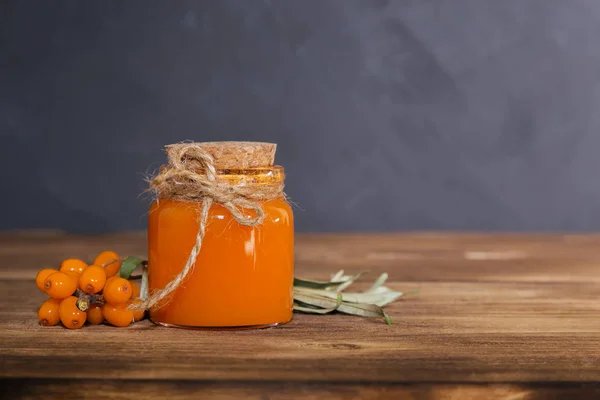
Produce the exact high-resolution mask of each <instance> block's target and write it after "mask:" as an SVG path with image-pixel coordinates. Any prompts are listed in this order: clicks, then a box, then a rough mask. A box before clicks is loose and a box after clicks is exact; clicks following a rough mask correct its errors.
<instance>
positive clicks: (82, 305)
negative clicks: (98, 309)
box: [75, 289, 104, 312]
mask: <svg viewBox="0 0 600 400" xmlns="http://www.w3.org/2000/svg"><path fill="white" fill-rule="evenodd" d="M75 297H77V302H76V303H75V305H76V306H77V308H78V309H79V310H80V311H84V312H85V311H87V310H88V309H89V308H90V306H91V305H92V304H98V305H103V304H104V296H102V295H101V294H87V293H84V292H83V291H81V290H79V289H77V290H76V291H75Z"/></svg>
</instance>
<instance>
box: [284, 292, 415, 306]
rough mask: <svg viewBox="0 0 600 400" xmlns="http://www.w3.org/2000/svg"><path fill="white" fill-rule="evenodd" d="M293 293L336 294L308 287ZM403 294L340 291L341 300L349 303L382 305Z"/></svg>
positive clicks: (328, 296)
mask: <svg viewBox="0 0 600 400" xmlns="http://www.w3.org/2000/svg"><path fill="white" fill-rule="evenodd" d="M294 293H305V294H313V295H316V296H324V297H327V298H330V299H335V298H336V297H337V294H336V293H335V292H331V291H328V290H322V289H310V288H299V287H297V288H294ZM402 295H403V293H402V292H394V291H391V290H389V291H386V292H383V293H368V292H365V293H353V292H342V296H343V301H345V302H350V303H363V304H375V305H377V306H380V307H383V306H385V305H387V304H389V303H391V302H393V301H394V300H397V299H398V298H400V297H401V296H402Z"/></svg>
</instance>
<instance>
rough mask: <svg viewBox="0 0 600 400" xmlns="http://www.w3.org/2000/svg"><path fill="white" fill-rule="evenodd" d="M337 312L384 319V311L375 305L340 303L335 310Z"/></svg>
mask: <svg viewBox="0 0 600 400" xmlns="http://www.w3.org/2000/svg"><path fill="white" fill-rule="evenodd" d="M337 310H338V311H339V312H343V313H345V314H351V315H359V316H362V317H384V314H385V313H384V311H383V309H382V308H381V307H379V306H376V305H375V304H358V303H346V302H342V304H340V306H339V307H338V309H337Z"/></svg>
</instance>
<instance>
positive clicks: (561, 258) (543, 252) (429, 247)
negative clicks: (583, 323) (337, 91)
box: [0, 233, 600, 283]
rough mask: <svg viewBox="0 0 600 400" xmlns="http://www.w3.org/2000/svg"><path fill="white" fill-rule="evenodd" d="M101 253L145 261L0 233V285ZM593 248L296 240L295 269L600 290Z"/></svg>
mask: <svg viewBox="0 0 600 400" xmlns="http://www.w3.org/2000/svg"><path fill="white" fill-rule="evenodd" d="M107 248H110V249H114V250H115V251H117V252H118V253H119V254H123V255H139V256H142V257H144V256H145V255H146V252H147V246H146V240H145V234H144V233H129V234H112V235H95V236H69V235H64V234H57V233H49V234H38V235H35V236H33V237H31V236H28V235H11V234H6V233H4V234H0V260H1V263H2V265H1V266H0V278H4V279H29V278H30V277H31V276H32V275H34V274H35V273H36V272H37V271H38V270H39V269H41V268H48V267H55V266H56V265H58V264H59V263H60V261H61V260H63V259H65V258H69V257H77V258H82V259H86V260H92V259H93V258H94V256H95V255H96V254H97V253H99V252H100V251H101V250H104V249H107ZM598 249H600V235H531V234H523V235H501V234H494V235H474V234H462V235H458V234H435V233H423V234H410V235H409V234H375V235H351V234H335V235H324V234H321V235H319V234H317V235H315V234H299V235H298V236H297V240H296V269H297V273H298V274H301V275H303V276H311V277H312V276H314V277H326V276H328V275H329V274H330V273H332V272H335V271H337V270H338V269H346V270H351V271H356V270H365V269H368V270H371V271H373V273H380V272H383V271H387V272H389V273H390V277H391V279H394V280H398V281H430V280H433V281H499V282H511V281H528V282H575V283H589V282H596V283H600V273H599V271H598V265H599V264H600V252H599V251H598Z"/></svg>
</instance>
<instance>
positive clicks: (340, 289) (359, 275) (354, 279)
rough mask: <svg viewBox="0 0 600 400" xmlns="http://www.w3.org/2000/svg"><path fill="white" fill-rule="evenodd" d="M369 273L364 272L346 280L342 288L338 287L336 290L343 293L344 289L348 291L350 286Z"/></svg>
mask: <svg viewBox="0 0 600 400" xmlns="http://www.w3.org/2000/svg"><path fill="white" fill-rule="evenodd" d="M367 272H369V271H362V272H359V273H358V274H356V275H354V276H352V277H350V278H348V279H345V282H344V283H342V284H341V285H340V286H338V287H337V289H336V290H339V291H342V290H344V289H347V288H348V287H350V285H352V284H353V283H354V281H356V280H357V279H358V278H360V277H361V276H363V275H364V274H366V273H367ZM329 290H331V289H329Z"/></svg>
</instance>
